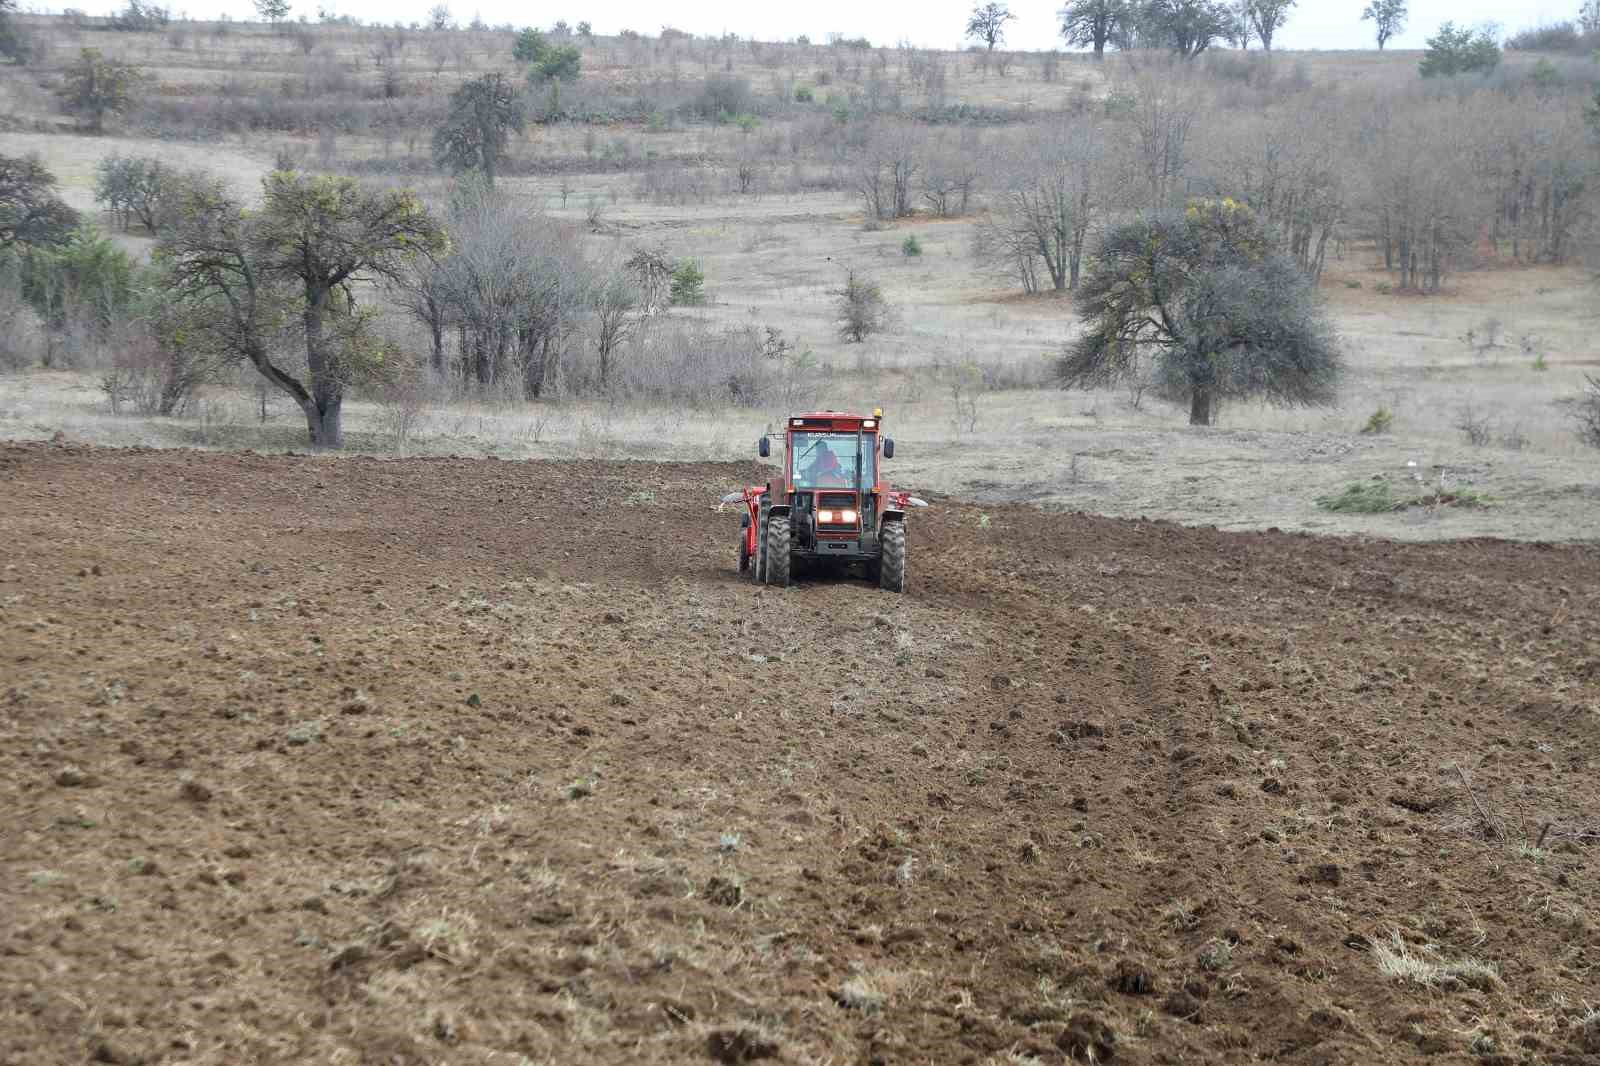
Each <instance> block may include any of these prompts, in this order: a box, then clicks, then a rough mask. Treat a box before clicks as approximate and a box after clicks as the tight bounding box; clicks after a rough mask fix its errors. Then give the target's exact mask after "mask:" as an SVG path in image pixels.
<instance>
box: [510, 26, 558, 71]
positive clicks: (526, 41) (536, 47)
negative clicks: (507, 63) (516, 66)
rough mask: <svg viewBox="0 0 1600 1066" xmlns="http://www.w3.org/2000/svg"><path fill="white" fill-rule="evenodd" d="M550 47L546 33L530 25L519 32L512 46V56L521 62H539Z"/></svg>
mask: <svg viewBox="0 0 1600 1066" xmlns="http://www.w3.org/2000/svg"><path fill="white" fill-rule="evenodd" d="M548 47H549V45H548V44H547V43H546V42H545V39H544V34H542V33H540V32H539V31H538V30H536V29H533V28H532V27H529V28H528V29H525V30H523V31H522V32H521V33H519V34H517V40H516V43H514V44H513V45H512V46H511V57H512V58H513V59H515V60H516V61H517V62H519V63H537V62H538V61H539V59H540V57H542V56H543V55H544V53H545V49H546V48H548Z"/></svg>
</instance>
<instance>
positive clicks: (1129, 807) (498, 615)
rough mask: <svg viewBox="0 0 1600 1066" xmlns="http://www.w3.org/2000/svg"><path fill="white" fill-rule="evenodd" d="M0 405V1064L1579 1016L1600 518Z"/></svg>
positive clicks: (1129, 1038) (1388, 1057)
mask: <svg viewBox="0 0 1600 1066" xmlns="http://www.w3.org/2000/svg"><path fill="white" fill-rule="evenodd" d="M754 473H755V470H754V468H752V467H748V466H738V465H651V464H644V463H501V462H481V461H473V462H469V461H463V460H443V459H441V460H415V461H381V460H363V459H335V460H325V459H310V458H303V457H300V458H297V457H281V456H280V457H264V456H256V455H249V454H245V455H218V454H192V453H183V452H164V451H132V452H123V451H112V450H93V449H78V448H75V447H63V446H51V445H25V446H24V445H8V446H0V563H3V568H0V1062H4V1063H7V1064H18V1066H22V1064H26V1066H37V1064H45V1063H82V1062H105V1063H134V1062H145V1063H207V1064H224V1063H226V1064H239V1063H267V1062H271V1063H313V1062H315V1063H373V1064H378V1063H382V1064H411V1063H440V1064H443V1063H451V1064H466V1063H483V1064H490V1063H505V1064H514V1063H522V1062H528V1063H556V1064H579V1063H607V1064H609V1063H617V1064H622V1063H655V1062H687V1063H692V1062H711V1061H717V1060H720V1061H723V1062H744V1061H756V1060H770V1061H774V1062H781V1063H795V1064H799V1063H818V1064H820V1063H840V1064H843V1063H893V1064H902V1063H904V1064H912V1063H928V1064H954V1063H973V1064H978V1063H987V1062H994V1063H1001V1062H1027V1061H1030V1058H1036V1059H1038V1060H1040V1061H1043V1062H1064V1061H1070V1060H1077V1061H1089V1060H1091V1059H1093V1060H1096V1061H1100V1060H1106V1059H1110V1060H1112V1061H1115V1062H1133V1063H1142V1062H1150V1063H1155V1062H1193V1063H1198V1062H1255V1061H1267V1060H1279V1061H1287V1062H1304V1063H1352V1064H1354V1063H1362V1064H1371V1063H1389V1062H1414V1061H1419V1060H1421V1059H1423V1058H1425V1057H1431V1059H1432V1061H1436V1062H1449V1061H1461V1062H1466V1061H1490V1062H1493V1061H1498V1062H1529V1063H1533V1062H1540V1063H1568V1064H1576V1063H1600V1012H1596V1011H1595V1010H1594V1009H1593V1008H1600V898H1597V897H1600V893H1597V888H1596V886H1597V883H1600V878H1597V874H1600V780H1597V775H1596V771H1597V769H1600V750H1597V749H1600V549H1596V548H1593V547H1570V546H1569V547H1545V546H1540V545H1526V544H1507V543H1501V542H1488V541H1482V542H1462V543H1440V544H1426V545H1396V544H1391V543H1386V542H1377V541H1358V540H1336V539H1315V538H1310V537H1305V536H1294V535H1287V534H1279V533H1274V532H1266V533H1259V534H1244V533H1218V532H1215V531H1212V530H1206V529H1186V528H1181V527H1178V526H1174V525H1168V524H1158V523H1147V522H1138V521H1113V520H1108V519H1101V518H1093V517H1086V516H1076V515H1044V514H1040V513H1038V512H1036V511H1033V510H1029V509H1026V508H1022V507H1003V506H1002V507H989V508H985V513H983V514H980V512H979V511H978V509H977V508H975V507H971V506H966V505H963V504H960V503H959V502H956V501H950V500H936V501H934V506H933V507H931V508H930V509H928V510H927V511H924V512H919V513H917V514H915V515H914V516H913V525H912V527H911V532H912V536H911V560H912V562H911V588H910V590H909V592H908V593H907V594H906V595H904V596H900V597H895V596H890V595H887V594H884V593H881V592H879V591H878V590H876V589H873V588H869V587H867V586H866V585H864V584H861V583H850V582H840V581H827V580H816V581H812V582H809V583H805V584H802V585H800V586H798V587H796V588H792V589H789V590H786V591H778V590H770V589H759V588H756V587H753V586H751V585H749V584H747V583H745V582H743V581H741V580H740V579H739V578H738V576H737V575H736V574H735V573H734V572H733V547H734V538H735V533H736V530H737V516H736V515H734V514H731V513H722V514H718V513H716V512H715V509H714V507H713V502H714V501H715V500H716V498H717V497H718V496H719V495H720V494H721V493H722V492H724V491H727V490H728V489H730V488H733V487H736V486H737V485H739V484H740V483H742V482H743V481H745V480H746V479H749V478H751V477H752V476H753V475H754Z"/></svg>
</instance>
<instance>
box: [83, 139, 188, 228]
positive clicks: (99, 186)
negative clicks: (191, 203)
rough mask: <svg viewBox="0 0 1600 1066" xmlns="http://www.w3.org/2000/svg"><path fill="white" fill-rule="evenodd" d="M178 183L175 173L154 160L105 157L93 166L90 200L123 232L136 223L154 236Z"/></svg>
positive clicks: (165, 164) (166, 165)
mask: <svg viewBox="0 0 1600 1066" xmlns="http://www.w3.org/2000/svg"><path fill="white" fill-rule="evenodd" d="M181 183H182V182H181V178H180V176H179V174H178V172H177V171H176V170H174V169H173V168H172V167H171V166H169V165H168V164H167V163H165V162H163V161H162V160H160V159H158V158H156V157H155V156H122V155H109V156H106V157H105V158H104V159H102V160H100V162H99V163H98V164H97V165H96V166H95V181H94V199H95V202H96V203H101V204H105V205H106V209H107V210H108V211H110V212H111V215H112V217H113V218H114V219H116V220H117V221H118V222H119V223H121V225H122V228H123V230H124V231H126V230H127V229H128V227H129V226H130V225H131V224H132V223H133V221H134V220H135V219H137V220H138V221H139V222H140V223H141V224H143V225H144V227H145V229H147V230H149V231H150V232H151V233H155V232H156V230H157V229H159V228H160V226H161V222H162V215H163V213H164V210H165V208H166V205H167V203H168V202H169V201H170V200H171V199H173V198H174V197H176V196H177V195H178V189H179V186H180V184H181Z"/></svg>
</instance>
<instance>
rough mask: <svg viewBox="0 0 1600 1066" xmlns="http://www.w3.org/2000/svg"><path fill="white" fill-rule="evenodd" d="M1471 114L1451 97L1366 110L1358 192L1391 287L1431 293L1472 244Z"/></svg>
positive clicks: (1475, 136) (1475, 126)
mask: <svg viewBox="0 0 1600 1066" xmlns="http://www.w3.org/2000/svg"><path fill="white" fill-rule="evenodd" d="M1480 134H1481V127H1480V124H1479V121H1478V117H1477V116H1476V115H1475V114H1473V113H1472V112H1471V111H1470V110H1469V109H1467V108H1464V107H1463V106H1462V105H1461V104H1459V103H1457V102H1456V101H1453V100H1446V101H1437V102H1433V103H1430V104H1427V105H1417V106H1414V107H1412V108H1409V109H1407V110H1405V111H1399V110H1397V109H1394V108H1392V107H1389V106H1386V105H1384V104H1382V103H1380V104H1379V106H1377V107H1375V108H1373V110H1372V112H1371V114H1370V116H1369V118H1368V120H1367V125H1366V128H1365V129H1363V130H1362V133H1361V139H1362V143H1363V145H1364V148H1365V157H1364V159H1363V173H1364V176H1365V178H1366V182H1367V188H1366V192H1365V195H1364V197H1363V200H1364V207H1365V213H1366V217H1367V219H1368V222H1369V224H1370V226H1371V228H1372V231H1373V236H1374V238H1375V239H1376V240H1377V241H1378V244H1379V246H1380V247H1381V248H1382V249H1383V252H1384V264H1385V266H1386V267H1388V268H1389V269H1390V270H1392V271H1394V272H1395V274H1396V276H1397V281H1398V287H1399V288H1401V289H1415V290H1421V291H1424V292H1437V291H1439V288H1440V286H1441V284H1442V283H1443V280H1444V277H1445V275H1446V274H1447V273H1448V272H1449V270H1450V269H1451V268H1452V266H1453V264H1454V263H1455V261H1456V259H1457V258H1458V257H1459V255H1460V254H1461V253H1462V252H1464V251H1465V250H1466V249H1467V248H1468V247H1469V246H1470V244H1471V242H1472V239H1473V237H1474V235H1475V233H1476V231H1477V222H1478V219H1479V217H1481V216H1480V214H1479V212H1478V210H1477V209H1476V207H1475V201H1476V200H1477V199H1478V197H1477V196H1476V195H1475V193H1476V191H1477V190H1476V189H1475V187H1474V186H1475V183H1476V182H1477V181H1480V180H1481V178H1480V177H1479V175H1477V174H1476V173H1475V172H1474V171H1473V170H1472V168H1471V167H1470V165H1469V164H1470V160H1471V159H1472V156H1473V154H1474V152H1475V151H1476V149H1475V147H1474V146H1476V145H1478V144H1479V143H1480Z"/></svg>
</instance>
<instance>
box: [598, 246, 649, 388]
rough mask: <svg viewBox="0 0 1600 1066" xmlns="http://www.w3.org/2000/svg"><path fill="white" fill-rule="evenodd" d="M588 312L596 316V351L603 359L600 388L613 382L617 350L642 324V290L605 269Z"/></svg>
mask: <svg viewBox="0 0 1600 1066" xmlns="http://www.w3.org/2000/svg"><path fill="white" fill-rule="evenodd" d="M589 310H590V313H591V314H592V315H593V316H594V350H595V355H597V356H598V357H599V359H600V387H601V388H602V389H604V388H605V387H606V386H607V385H608V384H610V380H611V360H612V358H613V355H614V353H615V352H616V351H617V349H618V348H619V347H620V346H621V345H622V344H623V343H625V342H626V341H627V339H628V338H629V337H631V336H632V335H633V333H634V331H635V330H637V329H638V328H639V324H640V322H641V321H643V320H642V319H641V318H640V316H639V313H638V312H639V290H638V289H637V288H636V287H635V286H634V284H633V281H632V279H630V278H629V277H628V275H627V273H626V272H624V271H623V270H620V269H615V268H604V269H602V270H601V272H600V274H599V276H598V277H597V278H596V279H595V281H594V284H592V285H591V286H590V287H589Z"/></svg>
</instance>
